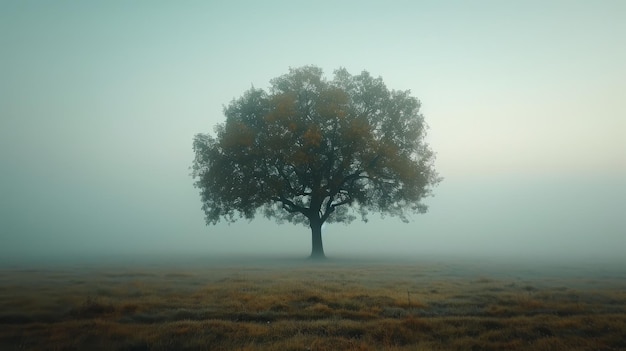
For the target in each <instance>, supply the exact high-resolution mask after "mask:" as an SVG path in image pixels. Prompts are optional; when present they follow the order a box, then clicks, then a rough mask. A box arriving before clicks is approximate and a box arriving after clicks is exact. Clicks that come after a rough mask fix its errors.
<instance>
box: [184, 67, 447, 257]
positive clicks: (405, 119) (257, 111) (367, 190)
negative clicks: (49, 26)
mask: <svg viewBox="0 0 626 351" xmlns="http://www.w3.org/2000/svg"><path fill="white" fill-rule="evenodd" d="M419 108H420V102H419V100H417V99H416V98H414V97H412V96H411V95H410V91H397V90H391V91H390V90H388V89H387V87H386V86H385V84H384V83H383V81H382V79H381V78H380V77H379V78H373V77H372V76H371V75H370V74H369V73H368V72H365V71H363V72H362V73H361V74H360V75H354V76H353V75H350V74H349V73H348V72H347V71H346V69H343V68H342V69H339V70H336V71H335V75H334V79H333V80H330V81H329V80H327V79H325V78H324V76H323V74H322V70H321V69H320V68H318V67H315V66H306V67H301V68H296V69H290V70H289V73H288V74H285V75H283V76H280V77H277V78H275V79H273V80H271V87H270V88H269V91H268V92H266V91H264V90H262V89H255V88H254V87H252V88H251V89H250V90H248V91H246V92H245V93H244V94H243V96H241V97H240V98H238V99H235V100H233V101H232V102H231V103H230V104H229V105H228V106H226V107H225V108H224V115H225V116H226V122H225V123H224V124H219V125H217V126H216V128H215V136H211V135H209V134H197V135H196V136H195V138H194V142H193V148H194V151H195V160H194V163H193V167H192V176H193V177H194V179H195V180H196V182H195V186H196V187H197V188H199V189H200V191H201V192H200V193H201V198H202V209H203V210H204V212H205V214H206V222H207V224H216V223H217V222H219V221H220V219H225V220H226V221H228V222H233V221H235V220H236V219H237V218H238V217H244V218H247V219H252V218H254V216H255V215H256V214H258V213H263V214H264V215H265V216H266V217H268V218H275V219H276V220H278V222H279V223H280V222H282V221H289V222H292V223H304V224H307V225H308V226H309V227H310V228H311V233H312V250H311V257H312V258H323V257H324V249H323V246H322V236H321V231H322V229H321V228H322V224H323V223H325V222H344V223H349V222H351V221H352V220H354V219H355V218H356V216H355V214H360V216H361V217H362V219H363V220H364V221H366V220H367V214H368V212H370V211H376V212H380V213H381V214H382V215H384V214H389V215H392V216H399V217H400V218H401V219H402V220H403V221H404V222H407V217H406V214H407V213H424V212H426V210H427V207H426V206H425V205H424V204H423V203H422V199H423V198H424V197H426V196H429V195H431V190H432V187H433V186H434V185H436V184H437V183H438V182H439V181H440V178H439V177H438V175H437V173H436V172H435V170H434V167H433V162H434V154H433V152H432V151H431V149H430V148H429V146H428V144H426V142H425V141H424V137H425V134H426V125H425V123H424V117H423V116H422V114H420V112H419Z"/></svg>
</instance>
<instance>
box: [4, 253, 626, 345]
mask: <svg viewBox="0 0 626 351" xmlns="http://www.w3.org/2000/svg"><path fill="white" fill-rule="evenodd" d="M0 281H1V282H2V285H0V349H1V350H84V349H91V350H258V349H262V350H528V349H532V350H624V349H626V337H624V331H625V330H626V281H624V279H623V276H618V277H607V278H603V279H595V278H594V279H591V280H590V279H587V280H584V279H583V280H581V279H579V278H577V277H573V278H572V277H570V278H559V277H550V279H546V278H545V277H533V275H532V274H529V275H527V276H524V277H521V278H520V277H514V276H507V275H506V274H500V275H497V276H493V277H492V276H489V275H484V274H481V275H476V274H473V273H471V272H469V271H468V272H460V273H459V272H455V271H453V270H451V269H447V268H446V267H444V266H437V265H433V264H424V263H421V264H418V263H413V264H408V263H405V264H380V263H379V264H366V263H360V264H349V265H340V264H332V263H324V264H310V265H306V264H295V265H291V266H290V267H289V268H285V267H280V266H274V265H264V266H260V267H254V266H252V265H250V266H230V267H229V266H216V267H210V266H209V267H205V268H200V267H195V268H190V267H187V268H180V269H173V268H170V269H156V268H150V269H144V270H140V269H137V268H133V269H132V270H125V269H121V268H101V269H96V268H92V269H91V270H76V269H70V268H58V269H49V270H18V269H3V270H0Z"/></svg>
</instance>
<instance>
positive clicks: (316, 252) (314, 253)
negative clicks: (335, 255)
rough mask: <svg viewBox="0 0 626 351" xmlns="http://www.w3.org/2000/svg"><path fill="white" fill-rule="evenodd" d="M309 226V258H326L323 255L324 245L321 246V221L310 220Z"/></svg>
mask: <svg viewBox="0 0 626 351" xmlns="http://www.w3.org/2000/svg"><path fill="white" fill-rule="evenodd" d="M309 223H310V226H311V237H312V244H313V246H312V248H311V258H314V259H323V258H326V256H325V255H324V247H323V246H322V221H321V220H320V219H315V220H310V221H309Z"/></svg>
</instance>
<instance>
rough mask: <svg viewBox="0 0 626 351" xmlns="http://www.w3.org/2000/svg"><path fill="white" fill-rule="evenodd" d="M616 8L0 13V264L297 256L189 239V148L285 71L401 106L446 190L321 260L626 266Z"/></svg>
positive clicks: (224, 238) (274, 242)
mask: <svg viewBox="0 0 626 351" xmlns="http://www.w3.org/2000/svg"><path fill="white" fill-rule="evenodd" d="M625 43H626V2H624V1H621V0H615V1H574V0H563V1H516V2H514V1H496V0H494V1H472V2H470V1H434V0H433V1H414V0H411V1H364V0H359V1H186V2H176V1H171V2H165V1H108V0H107V1H2V2H0V167H1V168H0V169H1V178H0V179H1V181H0V199H1V200H0V256H3V257H5V258H6V257H17V256H24V257H29V256H33V255H52V256H54V255H72V254H78V253H82V254H86V255H91V254H96V253H125V254H126V253H132V252H143V253H146V252H147V253H149V252H157V253H164V252H172V253H179V252H196V253H199V252H206V253H207V255H212V254H217V253H224V252H237V253H252V252H254V253H258V254H262V255H263V254H294V255H302V256H303V257H304V256H306V255H307V254H308V253H309V251H310V231H309V229H308V228H306V227H303V226H292V225H277V224H275V223H274V222H272V221H267V220H264V219H259V220H255V221H253V222H251V223H250V222H247V221H242V222H239V223H236V224H234V225H230V226H228V225H226V224H220V225H217V226H211V227H207V226H205V224H204V214H203V213H202V211H201V209H200V206H201V203H200V197H199V195H198V190H197V189H195V188H194V187H193V185H192V184H193V179H192V178H191V177H190V176H189V173H190V170H189V166H190V165H191V162H192V160H193V151H192V147H191V145H192V138H193V136H194V134H196V133H200V132H202V133H204V132H211V131H212V130H213V126H214V125H215V124H217V123H220V122H222V121H223V120H224V117H223V114H222V106H223V105H224V104H227V103H228V102H230V100H231V99H233V98H235V97H238V96H240V95H241V94H242V93H243V92H244V91H245V90H247V89H249V88H250V86H251V85H254V86H255V87H261V88H265V87H267V86H268V84H269V80H270V79H271V78H273V77H276V76H279V75H282V74H284V73H286V72H287V71H288V69H289V67H298V66H301V65H307V64H315V65H318V66H320V67H322V68H323V69H324V70H325V72H326V74H327V75H328V76H329V77H330V76H331V75H332V71H333V70H334V69H336V68H339V67H346V68H347V69H348V70H349V71H350V72H351V73H353V74H357V73H359V72H360V71H361V70H367V71H369V72H370V73H371V74H372V75H374V76H379V75H380V76H382V77H383V79H384V81H385V83H386V84H387V86H388V87H389V88H391V89H401V90H405V89H410V90H411V91H412V93H413V95H415V96H417V97H418V98H419V99H420V100H421V101H422V104H423V112H424V114H425V117H426V121H427V122H428V124H429V125H430V130H429V136H428V140H429V142H430V143H431V145H432V148H433V149H434V150H435V151H436V152H437V155H438V156H437V163H436V166H437V169H438V171H439V172H440V174H441V175H442V176H443V177H444V178H445V179H444V181H443V182H442V183H441V184H440V185H439V187H438V188H437V189H436V191H435V194H436V196H435V197H434V198H431V199H428V200H427V204H429V205H430V211H429V213H428V214H426V215H422V216H414V217H413V218H412V219H413V220H412V222H411V223H409V224H404V223H402V222H400V221H399V220H398V219H396V218H384V219H379V217H378V216H377V215H373V216H372V217H371V220H370V222H368V223H367V224H364V223H361V222H354V223H353V224H351V225H349V226H344V225H340V224H339V225H338V224H333V225H329V226H328V227H326V229H325V233H324V246H325V249H326V253H327V254H328V255H329V256H341V255H348V254H356V255H358V254H368V253H375V252H384V253H398V254H402V255H407V254H412V255H415V256H416V257H419V256H420V255H427V254H439V253H442V254H443V253H447V254H464V253H466V254H482V255H489V254H499V255H502V254H504V255H514V254H517V255H523V256H527V257H534V256H549V255H566V254H569V255H570V256H571V257H580V256H584V257H587V256H590V255H597V254H601V256H604V257H617V256H619V255H622V252H623V251H624V248H626V141H625V140H626V105H625V102H626V64H625V62H626V45H625Z"/></svg>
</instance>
